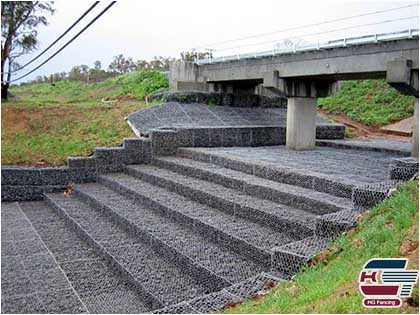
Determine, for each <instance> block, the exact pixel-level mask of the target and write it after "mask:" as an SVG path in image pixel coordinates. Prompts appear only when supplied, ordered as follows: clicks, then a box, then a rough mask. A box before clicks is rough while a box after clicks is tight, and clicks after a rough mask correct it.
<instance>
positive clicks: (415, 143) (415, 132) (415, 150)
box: [411, 97, 419, 157]
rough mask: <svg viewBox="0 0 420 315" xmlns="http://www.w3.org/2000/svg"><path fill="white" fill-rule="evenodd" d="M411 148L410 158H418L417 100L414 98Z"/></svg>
mask: <svg viewBox="0 0 420 315" xmlns="http://www.w3.org/2000/svg"><path fill="white" fill-rule="evenodd" d="M412 141H413V148H412V151H411V156H414V157H418V156H419V98H418V97H416V103H415V104H414V124H413V139H412Z"/></svg>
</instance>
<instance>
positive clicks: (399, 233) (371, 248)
mask: <svg viewBox="0 0 420 315" xmlns="http://www.w3.org/2000/svg"><path fill="white" fill-rule="evenodd" d="M418 198H419V186H418V181H412V182H409V183H407V184H404V185H403V186H401V188H400V189H399V191H398V192H396V193H395V194H394V195H392V196H391V197H390V198H389V199H387V200H385V201H384V202H383V203H381V204H379V205H378V206H376V207H375V208H373V209H371V210H370V211H368V212H366V213H365V214H364V215H362V217H361V218H360V219H359V223H358V226H357V228H355V229H354V230H351V231H349V232H347V233H346V234H345V235H343V236H342V237H340V238H339V239H338V240H337V241H336V242H335V243H334V244H333V246H331V247H330V249H329V250H326V251H324V252H323V253H321V254H320V255H318V256H317V257H315V258H314V259H313V264H312V266H309V267H306V268H305V269H304V270H303V271H302V272H301V273H299V274H298V275H297V276H296V277H295V278H294V280H293V281H291V282H285V283H281V284H279V285H277V286H276V287H275V288H274V289H273V290H272V291H271V292H270V293H269V294H268V295H266V296H264V297H260V298H257V299H253V300H248V301H245V302H243V303H242V304H239V305H237V306H236V307H234V308H231V309H228V310H227V311H226V313H232V314H234V313H241V314H246V313H248V314H250V313H292V314H293V313H297V314H299V313H314V314H318V313H411V314H418V312H419V308H418V305H419V304H418V303H419V290H418V283H417V286H416V288H415V289H414V294H413V297H412V299H410V300H405V301H404V302H403V306H402V307H401V308H395V309H382V308H379V309H366V308H364V307H363V306H362V299H363V296H362V295H361V293H360V292H359V289H358V282H357V281H358V275H359V273H360V271H361V269H362V267H363V265H364V264H365V263H366V262H367V261H368V260H369V259H371V258H377V257H383V258H387V257H391V258H396V257H406V258H408V259H409V265H408V266H409V268H410V269H418V268H419V261H418V255H419V248H418V246H419V230H418V224H419V204H418V200H419V199H418Z"/></svg>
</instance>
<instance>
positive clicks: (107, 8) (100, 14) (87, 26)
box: [10, 1, 117, 82]
mask: <svg viewBox="0 0 420 315" xmlns="http://www.w3.org/2000/svg"><path fill="white" fill-rule="evenodd" d="M116 2H117V1H112V2H111V3H110V4H109V5H108V6H107V7H106V8H105V9H103V10H102V11H101V12H100V13H99V14H98V15H97V16H96V17H95V18H94V19H93V20H92V21H90V22H89V24H88V25H86V26H85V27H84V28H83V29H82V30H81V31H80V32H79V33H77V34H76V35H75V36H73V38H72V39H70V40H69V41H68V42H67V43H66V44H65V45H64V46H63V47H61V48H60V49H59V50H57V51H56V52H55V53H54V54H53V55H51V56H50V57H49V58H48V59H47V60H45V61H44V62H43V63H41V64H40V65H39V66H37V67H36V68H34V69H32V70H31V71H29V72H28V73H26V74H24V75H22V76H20V77H18V78H17V79H14V80H12V81H10V82H15V81H18V80H20V79H23V78H24V77H26V76H28V75H30V74H31V73H33V72H34V71H36V70H38V69H39V68H41V67H42V66H43V65H45V64H46V63H47V62H48V61H50V60H51V59H53V58H54V57H55V56H57V55H58V54H59V53H60V52H61V51H62V50H63V49H64V48H66V47H67V46H68V45H70V44H71V43H72V42H73V41H74V40H75V39H76V38H77V37H79V36H80V35H81V34H82V33H83V32H84V31H85V30H87V29H88V28H89V27H90V26H91V25H92V24H93V23H95V22H96V20H98V19H99V18H100V17H101V16H102V15H103V14H104V13H105V12H106V11H108V10H109V9H110V8H111V7H112V6H113V5H114V4H115V3H116Z"/></svg>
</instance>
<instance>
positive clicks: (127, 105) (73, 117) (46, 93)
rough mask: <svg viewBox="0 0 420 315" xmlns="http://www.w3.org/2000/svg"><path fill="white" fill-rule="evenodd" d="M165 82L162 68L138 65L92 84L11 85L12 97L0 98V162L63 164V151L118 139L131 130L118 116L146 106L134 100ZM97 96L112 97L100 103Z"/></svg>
mask: <svg viewBox="0 0 420 315" xmlns="http://www.w3.org/2000/svg"><path fill="white" fill-rule="evenodd" d="M167 86H168V80H167V79H166V77H165V76H164V74H162V73H160V72H156V71H144V72H136V73H130V74H125V75H122V76H119V77H116V78H113V79H108V80H106V81H103V82H100V83H92V84H86V83H81V82H78V81H60V82H57V83H55V84H54V85H52V84H49V83H37V84H30V85H24V86H20V87H13V88H12V89H11V92H12V93H13V94H14V95H15V96H16V100H10V101H8V102H6V103H3V104H2V117H1V119H2V152H1V155H2V164H3V165H11V164H13V165H63V164H64V163H65V161H66V158H67V157H68V156H86V155H89V154H91V153H92V149H93V148H95V147H97V146H114V145H119V144H121V143H122V140H123V138H124V137H133V136H134V133H133V132H132V131H131V129H130V128H129V126H128V125H127V123H126V121H125V120H124V118H125V117H126V116H127V115H128V114H130V113H132V112H134V111H136V110H137V109H140V108H142V107H145V106H146V103H145V102H144V101H140V100H141V99H143V98H144V97H145V96H146V95H149V94H151V93H153V92H155V91H159V90H162V89H165V88H167ZM103 98H106V99H114V100H116V102H113V103H105V104H104V103H102V102H101V99H103ZM149 105H151V104H149ZM152 105H153V104H152Z"/></svg>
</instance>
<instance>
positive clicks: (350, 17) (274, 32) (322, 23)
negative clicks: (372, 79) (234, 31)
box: [195, 3, 418, 49]
mask: <svg viewBox="0 0 420 315" xmlns="http://www.w3.org/2000/svg"><path fill="white" fill-rule="evenodd" d="M417 6H418V4H417V3H416V4H409V5H406V6H402V7H397V8H392V9H386V10H380V11H373V12H368V13H363V14H358V15H351V16H346V17H342V18H337V19H332V20H327V21H324V22H319V23H311V24H306V25H301V26H294V27H289V28H285V29H282V30H277V31H273V32H269V33H260V34H255V35H249V36H244V37H238V38H235V39H230V40H225V41H220V42H215V43H212V44H208V45H201V46H197V47H195V49H197V48H205V47H213V46H216V45H223V44H226V43H230V42H236V41H242V40H246V39H252V38H257V37H264V36H269V35H274V34H277V33H284V32H287V31H294V30H298V29H302V28H307V27H313V26H319V25H324V24H330V23H334V22H339V21H345V20H350V19H354V18H358V17H364V16H369V15H375V14H380V13H385V12H391V11H396V10H401V9H406V8H411V7H417Z"/></svg>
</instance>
